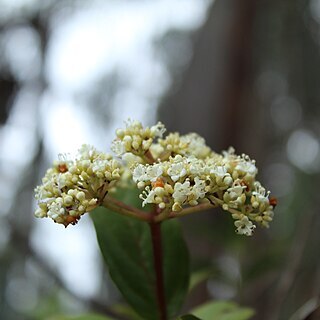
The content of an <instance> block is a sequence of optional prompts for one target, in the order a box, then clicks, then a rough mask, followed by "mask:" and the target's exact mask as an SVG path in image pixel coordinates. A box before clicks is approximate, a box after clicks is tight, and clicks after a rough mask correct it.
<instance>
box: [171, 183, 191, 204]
mask: <svg viewBox="0 0 320 320" xmlns="http://www.w3.org/2000/svg"><path fill="white" fill-rule="evenodd" d="M190 192H191V190H190V181H189V180H187V181H185V182H184V183H180V182H177V183H176V184H175V185H174V192H173V195H172V197H173V199H174V201H175V202H178V203H180V204H183V203H184V202H185V201H186V200H187V198H188V196H189V194H190Z"/></svg>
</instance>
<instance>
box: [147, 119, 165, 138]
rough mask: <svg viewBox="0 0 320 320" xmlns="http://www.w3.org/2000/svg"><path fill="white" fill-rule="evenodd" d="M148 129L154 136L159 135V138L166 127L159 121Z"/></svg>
mask: <svg viewBox="0 0 320 320" xmlns="http://www.w3.org/2000/svg"><path fill="white" fill-rule="evenodd" d="M150 130H151V133H152V134H153V136H154V137H160V138H162V136H163V134H164V133H165V132H166V128H165V126H164V124H163V123H161V122H160V121H159V122H158V123H157V124H156V125H154V126H152V127H151V128H150Z"/></svg>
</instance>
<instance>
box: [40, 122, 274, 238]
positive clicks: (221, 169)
mask: <svg viewBox="0 0 320 320" xmlns="http://www.w3.org/2000/svg"><path fill="white" fill-rule="evenodd" d="M165 130H166V129H165V127H164V125H163V124H162V123H160V122H158V124H156V125H154V126H152V127H150V128H149V127H146V128H144V127H143V126H142V124H141V123H140V122H137V121H128V122H127V123H126V126H125V128H124V129H118V130H117V131H116V136H117V137H116V139H115V140H114V141H113V143H112V147H111V149H112V150H113V151H114V152H115V153H116V155H117V156H118V157H119V158H120V159H121V161H120V162H118V161H116V160H114V159H113V158H112V157H111V156H109V155H106V154H104V153H101V152H98V151H96V150H95V149H94V148H92V147H88V146H83V147H82V149H81V150H80V151H79V156H78V157H77V158H76V160H74V161H71V160H67V159H62V160H60V161H58V162H56V163H55V164H54V166H53V168H51V169H49V170H48V171H47V173H46V175H45V177H44V178H43V184H42V185H41V186H39V187H37V188H36V198H37V200H38V204H39V208H38V209H37V211H36V216H38V217H46V216H48V217H51V218H52V219H53V220H54V221H56V222H58V223H62V224H64V225H68V224H69V223H75V222H77V220H78V219H79V218H80V216H81V215H82V214H83V213H85V212H87V211H90V210H92V209H93V208H95V207H96V206H98V205H100V204H102V203H103V205H105V206H108V201H104V202H103V200H104V199H105V196H106V194H107V192H108V190H110V188H112V187H113V186H114V185H115V183H116V182H117V181H118V180H119V179H120V175H121V173H122V172H125V173H126V174H123V175H122V180H124V179H126V180H128V181H131V182H133V183H135V184H136V185H137V187H138V188H139V189H140V190H141V193H140V198H141V200H142V206H146V205H149V204H152V205H154V206H155V207H156V208H157V212H158V215H159V217H158V218H159V221H162V220H165V219H169V218H172V217H179V216H182V215H184V214H187V213H190V212H193V211H197V210H198V209H199V208H201V209H202V208H210V207H218V206H219V207H221V208H222V209H223V210H225V211H228V212H230V213H231V216H232V218H233V219H234V220H235V222H234V225H235V227H236V232H237V233H239V234H244V235H248V236H249V235H252V232H253V230H254V229H255V228H256V224H259V225H261V226H263V227H268V226H269V222H270V221H272V219H273V208H274V206H275V201H274V200H273V199H272V198H271V199H269V192H267V191H266V189H265V188H264V187H263V186H262V185H261V184H260V182H259V181H257V180H256V175H257V172H258V170H257V167H256V165H255V161H254V160H251V159H250V158H249V157H248V156H247V155H244V154H242V155H240V156H239V155H236V154H235V151H234V149H233V148H229V150H228V151H224V152H222V154H218V153H215V152H214V151H212V150H211V149H210V147H208V146H207V145H206V143H205V140H204V139H203V138H202V137H201V136H199V135H198V134H196V133H190V134H186V135H180V134H179V133H169V134H168V135H167V136H166V137H165V138H163V137H162V136H163V134H164V132H165ZM129 158H130V159H131V160H130V161H128V159H129ZM120 163H121V164H120ZM124 169H126V171H124ZM128 172H129V174H128ZM109 200H110V201H111V202H112V199H111V198H109ZM111 202H110V204H109V207H110V208H111V204H112V203H113V205H112V208H111V209H112V210H116V209H117V207H116V206H118V205H120V204H119V203H120V202H119V201H118V202H117V203H116V204H115V202H112V203H111ZM128 210H129V209H128V206H125V205H124V206H122V209H120V208H119V210H118V212H120V213H124V214H129V215H133V216H135V215H136V216H137V218H139V212H138V213H137V210H133V211H132V212H129V213H128ZM138 211H139V210H138ZM142 214H143V217H142V219H143V220H146V218H145V214H144V213H142ZM140 217H141V214H140Z"/></svg>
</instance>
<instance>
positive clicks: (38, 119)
mask: <svg viewBox="0 0 320 320" xmlns="http://www.w3.org/2000/svg"><path fill="white" fill-rule="evenodd" d="M319 49H320V1H319V0H309V1H306V0H304V1H302V0H282V1H276V0H268V1H267V0H261V1H255V0H246V1H238V0H216V1H213V0H153V1H147V0H130V1H129V0H127V1H125V0H117V1H116V0H108V1H103V0H91V1H85V0H82V1H74V0H64V1H54V0H42V1H41V0H15V1H11V0H0V204H1V206H0V319H4V320H5V319H10V320H20V319H39V320H40V319H46V318H47V317H49V316H50V315H53V314H56V313H65V314H67V313H69V314H73V313H81V312H87V311H93V312H101V313H108V312H110V310H109V309H110V306H112V305H114V304H115V303H118V302H119V301H120V295H119V293H118V292H117V290H116V289H115V287H114V286H113V285H112V283H111V281H110V279H108V276H107V275H106V273H105V272H104V266H103V264H102V261H101V258H100V255H99V251H98V246H97V243H96V239H95V232H94V230H93V226H92V224H91V221H90V218H89V215H86V216H85V217H84V218H83V219H81V223H79V224H78V225H77V227H70V228H67V229H64V228H63V227H62V226H59V225H56V224H54V223H52V221H49V219H42V220H41V221H39V220H37V219H35V218H34V217H33V211H34V208H35V203H34V200H33V189H34V187H35V186H36V185H37V184H38V183H39V182H40V179H41V177H42V176H43V174H44V172H45V171H46V169H47V167H48V166H49V165H50V164H51V163H52V161H53V160H54V159H55V158H56V157H57V154H58V153H65V152H67V153H74V152H75V151H76V150H77V149H78V148H79V147H80V146H81V144H83V143H91V144H94V145H95V146H96V147H98V148H99V149H101V150H108V148H109V146H110V142H111V140H112V139H113V133H114V131H115V129H116V128H117V127H121V126H122V125H123V120H126V119H127V118H129V117H131V118H133V119H137V120H140V121H142V122H143V123H144V124H145V125H152V124H153V123H155V121H157V120H161V121H163V122H164V123H165V124H166V126H167V129H168V131H179V132H181V133H187V132H193V131H194V132H198V133H199V134H201V135H203V136H204V137H205V139H206V141H207V143H208V145H210V146H211V147H212V148H213V149H214V150H215V151H218V152H219V151H221V150H223V149H226V148H228V146H230V145H232V146H234V147H235V148H236V150H237V152H238V153H242V152H245V153H247V154H249V155H250V156H251V157H252V158H254V159H256V160H257V165H258V168H259V176H258V179H259V180H260V181H261V182H262V183H263V184H264V185H266V187H267V188H268V189H270V190H271V191H272V194H273V195H274V196H275V197H277V199H278V206H277V208H276V210H275V213H276V216H275V220H274V222H273V223H272V224H271V228H270V229H269V230H261V229H259V230H256V232H255V235H254V236H253V237H251V238H244V237H240V236H237V235H235V234H234V228H233V226H232V224H233V222H232V220H231V219H230V218H229V217H227V216H226V215H225V214H223V212H219V211H217V210H216V211H212V212H207V213H203V214H201V215H196V216H190V217H186V218H183V219H182V220H181V221H182V223H183V225H184V231H185V235H186V238H187V241H188V245H189V248H190V250H191V255H192V268H193V270H194V271H195V272H197V274H198V276H200V278H202V279H203V281H202V282H201V283H200V284H199V285H198V286H197V287H196V288H195V289H194V290H193V291H192V292H191V296H190V298H189V299H188V301H187V302H186V305H185V307H184V309H185V310H188V309H189V308H191V307H193V306H195V305H197V304H199V303H201V302H204V301H206V300H207V299H232V300H234V301H237V302H239V303H240V304H242V305H245V306H249V307H252V308H254V309H255V310H256V316H255V317H254V319H256V320H257V319H259V320H269V319H270V320H273V319H275V320H276V319H284V320H286V319H290V320H298V319H309V320H310V319H320V315H319V309H318V311H317V307H318V306H319V297H320V254H319V252H320V250H319V247H320V232H319V230H320V212H319V208H320V197H319V195H318V194H317V192H319V190H320V179H319V176H320V174H319V172H320V139H319V137H320V122H319V121H320V108H319V106H320V90H319V88H320V87H319V86H320V51H319ZM198 278H199V277H198ZM317 312H318V313H317Z"/></svg>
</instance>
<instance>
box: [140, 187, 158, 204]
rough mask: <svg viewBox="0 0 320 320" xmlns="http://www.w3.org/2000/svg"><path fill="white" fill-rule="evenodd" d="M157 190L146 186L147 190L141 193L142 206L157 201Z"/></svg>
mask: <svg viewBox="0 0 320 320" xmlns="http://www.w3.org/2000/svg"><path fill="white" fill-rule="evenodd" d="M156 196H157V194H156V192H155V191H154V190H153V189H150V187H146V190H145V191H143V192H142V194H141V195H140V199H142V200H143V202H142V206H143V207H144V206H145V205H146V204H148V203H155V197H156Z"/></svg>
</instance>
